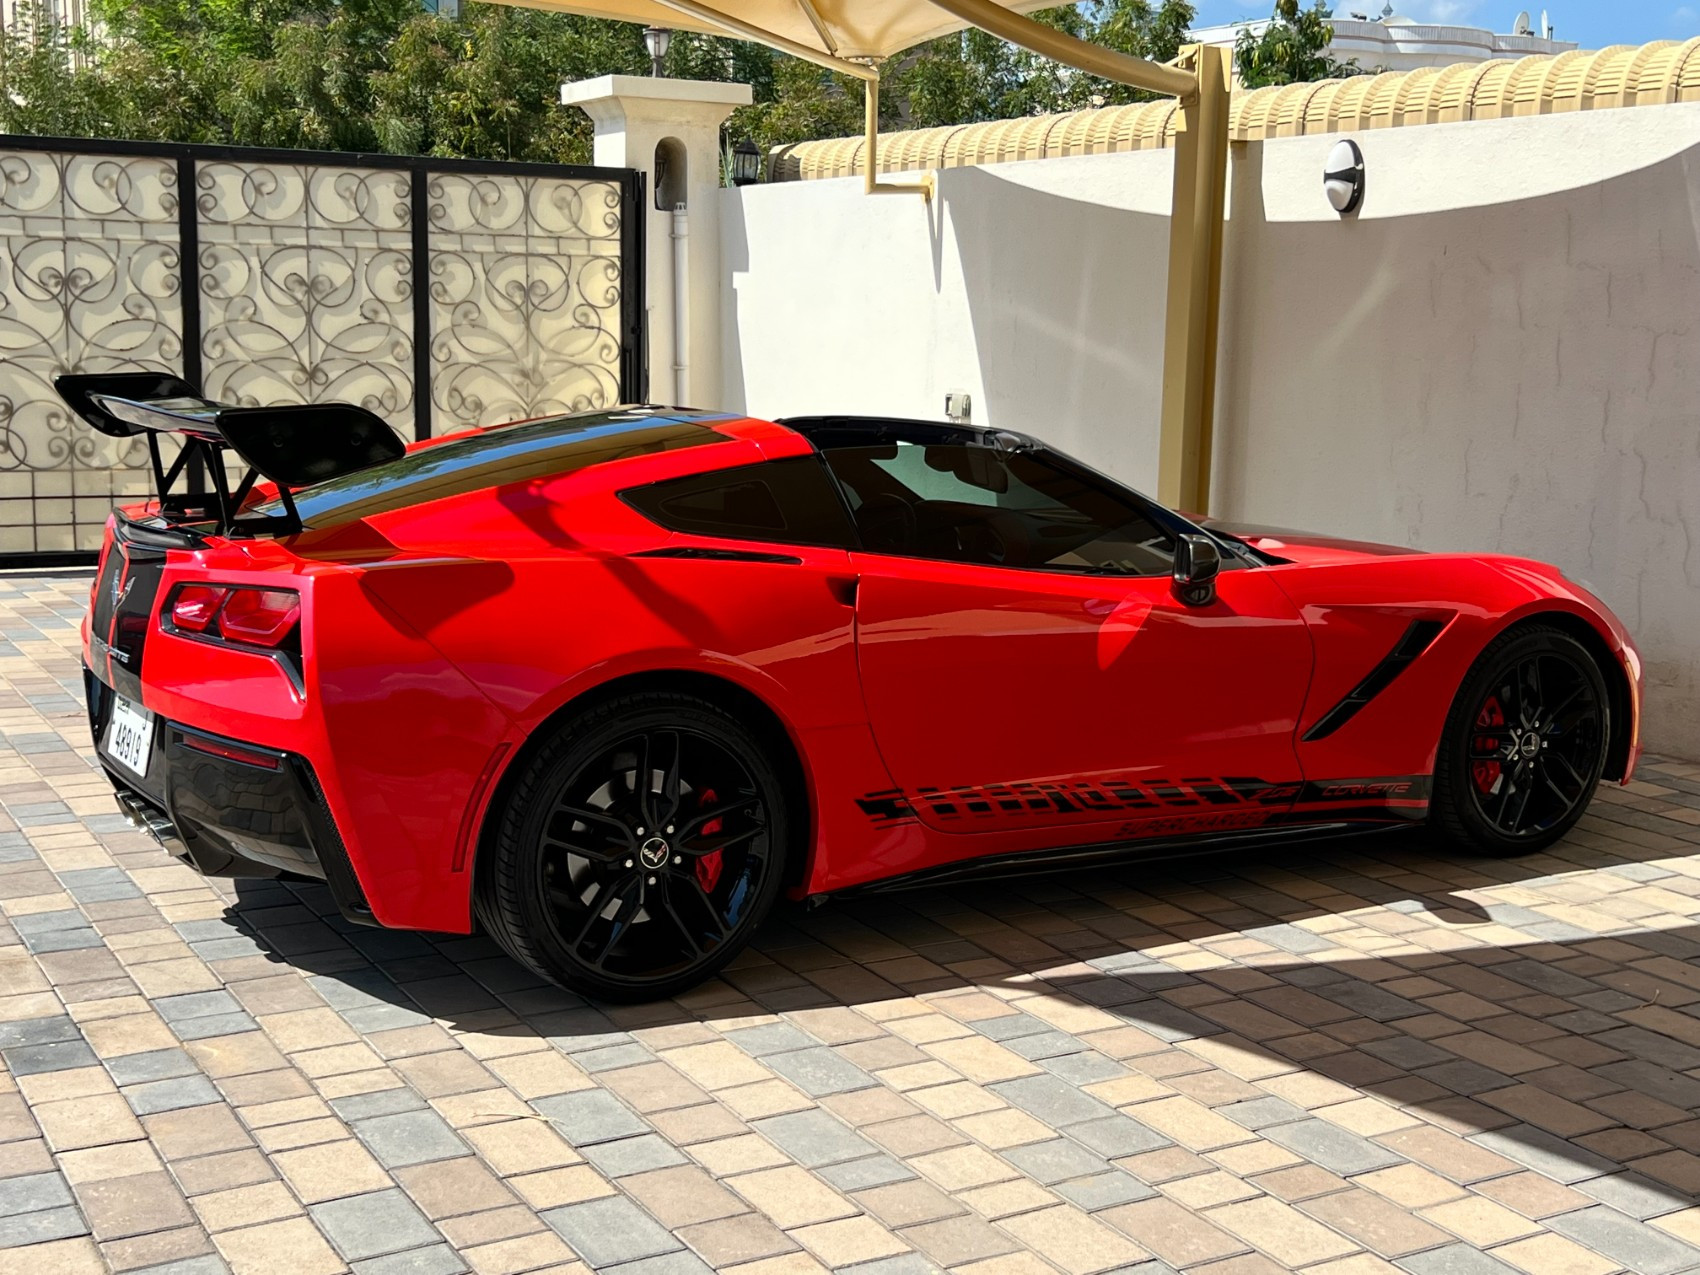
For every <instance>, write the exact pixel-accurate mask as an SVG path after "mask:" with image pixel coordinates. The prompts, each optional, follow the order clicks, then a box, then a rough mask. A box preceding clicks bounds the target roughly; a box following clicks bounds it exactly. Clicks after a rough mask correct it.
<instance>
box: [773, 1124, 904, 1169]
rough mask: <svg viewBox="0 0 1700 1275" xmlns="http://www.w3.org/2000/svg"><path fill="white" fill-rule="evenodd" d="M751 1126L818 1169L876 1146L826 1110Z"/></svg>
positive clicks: (870, 1151) (864, 1153) (786, 1150)
mask: <svg viewBox="0 0 1700 1275" xmlns="http://www.w3.org/2000/svg"><path fill="white" fill-rule="evenodd" d="M750 1127H751V1128H752V1129H755V1130H756V1131H757V1132H758V1133H760V1134H762V1135H763V1136H764V1137H766V1138H767V1139H768V1140H769V1141H771V1142H773V1143H774V1144H775V1145H776V1146H777V1147H778V1148H779V1149H780V1150H781V1151H783V1152H785V1153H786V1154H787V1155H789V1156H790V1157H791V1158H792V1159H793V1160H795V1161H796V1162H797V1163H798V1164H800V1165H803V1166H804V1167H805V1168H810V1169H817V1168H820V1167H821V1166H822V1165H827V1164H834V1163H837V1162H838V1161H840V1160H854V1159H856V1158H858V1157H859V1156H865V1155H869V1154H871V1153H872V1152H874V1151H877V1150H878V1148H877V1147H875V1146H874V1145H873V1144H872V1143H870V1142H869V1141H868V1140H867V1139H866V1138H863V1137H862V1136H861V1135H860V1134H858V1133H855V1132H853V1131H852V1130H851V1129H849V1128H848V1127H847V1126H846V1125H845V1124H844V1123H843V1122H842V1121H840V1120H839V1119H838V1118H837V1117H836V1116H833V1115H830V1114H828V1113H827V1112H825V1111H800V1112H796V1113H795V1114H792V1115H787V1116H773V1117H770V1118H769V1119H766V1120H755V1121H752V1122H751V1124H750Z"/></svg>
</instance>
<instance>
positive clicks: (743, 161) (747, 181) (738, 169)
mask: <svg viewBox="0 0 1700 1275" xmlns="http://www.w3.org/2000/svg"><path fill="white" fill-rule="evenodd" d="M760 180H761V151H759V150H757V149H756V144H755V143H754V142H752V141H751V140H750V139H749V138H747V137H746V138H745V139H744V140H743V141H741V142H739V143H738V144H737V145H736V146H734V147H733V148H732V184H733V185H734V186H754V185H755V184H756V183H757V182H758V181H760Z"/></svg>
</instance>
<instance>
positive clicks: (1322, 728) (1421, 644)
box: [1304, 620, 1446, 744]
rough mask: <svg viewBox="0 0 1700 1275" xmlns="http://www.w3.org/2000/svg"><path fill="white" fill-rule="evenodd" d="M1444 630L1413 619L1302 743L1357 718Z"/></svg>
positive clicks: (1441, 623)
mask: <svg viewBox="0 0 1700 1275" xmlns="http://www.w3.org/2000/svg"><path fill="white" fill-rule="evenodd" d="M1445 627H1446V621H1444V620H1412V621H1411V623H1410V625H1409V626H1408V627H1407V628H1406V629H1405V632H1404V633H1403V634H1401V635H1400V637H1399V640H1398V641H1397V642H1395V643H1394V644H1393V649H1392V650H1391V651H1389V652H1388V653H1387V654H1386V655H1384V656H1382V658H1381V663H1379V664H1377V665H1376V666H1375V667H1374V668H1372V669H1371V670H1370V671H1369V674H1368V676H1366V677H1365V678H1364V680H1363V681H1361V682H1359V683H1358V684H1357V685H1356V686H1354V687H1353V688H1352V689H1351V691H1349V692H1348V693H1347V695H1346V698H1345V699H1343V700H1341V701H1340V702H1339V703H1338V704H1336V705H1335V706H1334V707H1333V708H1331V709H1329V710H1328V711H1327V712H1326V713H1324V714H1323V715H1322V717H1321V718H1320V720H1318V721H1317V723H1316V725H1314V726H1312V727H1311V728H1310V729H1309V730H1307V731H1306V732H1305V733H1304V742H1305V743H1307V744H1309V743H1314V742H1315V741H1316V740H1319V739H1326V738H1328V736H1330V735H1332V734H1333V733H1334V732H1335V731H1337V730H1339V729H1340V728H1341V727H1342V726H1344V725H1345V724H1346V723H1347V722H1349V721H1351V720H1352V718H1354V717H1356V716H1357V715H1358V711H1359V710H1360V709H1361V708H1363V706H1364V705H1365V704H1367V703H1369V702H1370V701H1371V700H1372V699H1374V698H1375V697H1376V696H1377V695H1379V694H1381V692H1383V691H1385V690H1386V689H1387V688H1388V687H1389V686H1391V685H1392V684H1393V679H1394V678H1396V677H1398V676H1399V674H1401V673H1403V672H1404V671H1405V670H1406V668H1408V667H1409V666H1410V664H1411V663H1412V661H1414V660H1415V659H1416V658H1417V656H1419V655H1421V654H1422V653H1423V652H1424V651H1426V650H1428V648H1429V647H1430V646H1431V645H1432V644H1433V643H1434V640H1435V638H1437V637H1439V636H1440V631H1441V630H1442V629H1444V628H1445Z"/></svg>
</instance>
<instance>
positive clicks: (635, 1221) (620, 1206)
mask: <svg viewBox="0 0 1700 1275" xmlns="http://www.w3.org/2000/svg"><path fill="white" fill-rule="evenodd" d="M542 1217H543V1220H544V1221H545V1222H547V1223H548V1224H549V1225H550V1226H551V1227H553V1228H554V1230H555V1232H556V1233H557V1234H558V1235H560V1237H561V1238H562V1239H564V1240H565V1241H566V1242H567V1243H568V1244H569V1245H570V1246H571V1247H572V1249H573V1251H574V1252H575V1253H577V1254H578V1255H579V1256H580V1257H582V1258H583V1259H584V1260H585V1261H587V1262H589V1263H590V1264H591V1265H592V1266H595V1267H598V1268H600V1267H604V1266H614V1265H617V1264H619V1263H622V1262H635V1261H638V1260H639V1259H641V1258H645V1257H657V1256H659V1255H661V1254H663V1253H671V1252H673V1251H674V1250H675V1249H678V1248H681V1247H683V1246H682V1245H681V1244H680V1242H679V1241H678V1240H677V1239H675V1238H674V1237H673V1236H672V1235H671V1234H669V1233H668V1231H667V1230H666V1229H665V1228H664V1227H662V1226H661V1225H660V1223H658V1222H656V1221H655V1220H654V1219H653V1218H651V1217H650V1216H649V1215H648V1214H647V1213H645V1212H643V1211H642V1210H641V1209H639V1208H638V1206H637V1205H635V1204H633V1203H632V1202H631V1201H630V1200H626V1199H623V1198H619V1197H616V1198H614V1199H607V1200H590V1201H587V1202H586V1203H584V1204H569V1205H567V1206H566V1207H564V1208H559V1209H551V1210H549V1211H548V1212H545V1213H543V1214H542Z"/></svg>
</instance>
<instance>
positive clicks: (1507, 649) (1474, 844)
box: [1434, 627, 1610, 854]
mask: <svg viewBox="0 0 1700 1275" xmlns="http://www.w3.org/2000/svg"><path fill="white" fill-rule="evenodd" d="M1608 714H1609V700H1608V699H1607V696H1606V688H1605V683H1604V681H1603V680H1602V678H1601V676H1600V671H1599V668H1598V666H1597V665H1596V664H1595V662H1594V660H1593V657H1592V656H1591V655H1590V654H1589V653H1588V651H1587V650H1586V649H1585V648H1584V647H1582V645H1581V644H1580V643H1578V642H1577V641H1576V640H1575V639H1574V638H1572V637H1571V636H1570V635H1569V634H1567V633H1563V632H1560V631H1558V630H1555V629H1548V628H1544V627H1530V628H1526V629H1518V630H1512V631H1511V632H1510V633H1507V634H1505V635H1504V636H1503V637H1501V638H1499V639H1496V640H1495V641H1494V642H1493V643H1491V644H1490V645H1489V646H1488V648H1487V650H1486V651H1484V652H1483V653H1482V655H1481V657H1480V658H1479V659H1478V660H1477V661H1476V664H1475V666H1474V667H1473V668H1472V669H1471V670H1470V672H1469V674H1468V676H1466V678H1465V679H1464V685H1463V687H1462V688H1461V689H1460V690H1459V693H1458V699H1457V701H1456V702H1455V703H1454V705H1453V709H1452V715H1451V717H1450V718H1449V720H1448V723H1447V728H1446V734H1445V737H1444V738H1443V739H1442V741H1441V750H1440V756H1439V759H1438V764H1437V768H1436V772H1435V794H1434V806H1435V812H1434V813H1435V816H1436V820H1437V823H1438V824H1439V826H1440V827H1441V828H1442V829H1443V830H1444V831H1445V832H1447V833H1449V834H1450V835H1451V837H1452V839H1453V840H1454V841H1456V842H1458V843H1460V844H1462V845H1463V846H1465V847H1466V848H1469V849H1473V850H1477V851H1480V852H1484V853H1490V854H1521V853H1525V852H1527V851H1530V850H1534V849H1538V848H1539V847H1541V846H1544V845H1548V844H1550V843H1551V842H1553V841H1555V840H1557V839H1558V838H1559V837H1561V836H1563V835H1564V833H1565V832H1566V831H1568V830H1569V829H1570V827H1571V825H1573V824H1574V823H1575V822H1576V820H1577V819H1579V818H1580V817H1581V815H1582V812H1583V810H1584V809H1586V808H1587V805H1588V801H1589V799H1590V798H1591V797H1592V796H1593V794H1594V788H1595V786H1596V785H1597V784H1598V783H1599V779H1600V772H1601V770H1602V769H1603V768H1604V764H1605V754H1606V744H1607V741H1608V739H1609V738H1610V736H1609V733H1608V727H1609V724H1610V723H1609V719H1608Z"/></svg>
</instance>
